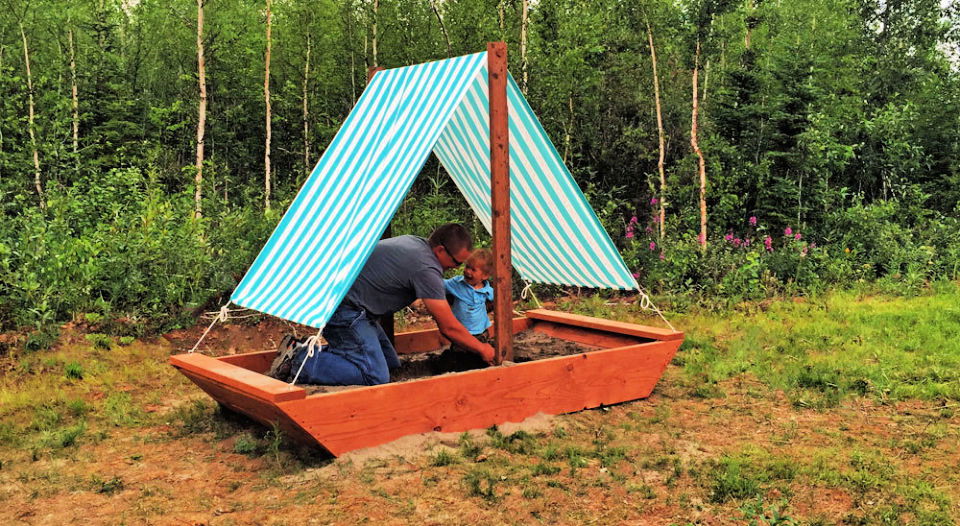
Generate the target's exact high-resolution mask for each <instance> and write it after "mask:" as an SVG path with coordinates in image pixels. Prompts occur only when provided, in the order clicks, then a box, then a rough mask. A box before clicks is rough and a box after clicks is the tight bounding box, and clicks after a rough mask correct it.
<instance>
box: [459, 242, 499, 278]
mask: <svg viewBox="0 0 960 526" xmlns="http://www.w3.org/2000/svg"><path fill="white" fill-rule="evenodd" d="M492 273H493V253H492V252H490V250H489V249H486V248H480V249H477V250H474V251H473V253H471V254H470V257H468V258H467V261H466V262H465V263H464V267H463V279H464V281H466V282H467V283H469V284H470V285H473V286H476V285H479V284H481V283H483V280H485V279H489V278H490V274H492Z"/></svg>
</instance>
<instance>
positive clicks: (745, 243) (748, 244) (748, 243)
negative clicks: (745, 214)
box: [743, 239, 750, 247]
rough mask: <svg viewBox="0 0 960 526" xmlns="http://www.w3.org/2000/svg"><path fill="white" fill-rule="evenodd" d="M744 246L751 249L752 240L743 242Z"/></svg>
mask: <svg viewBox="0 0 960 526" xmlns="http://www.w3.org/2000/svg"><path fill="white" fill-rule="evenodd" d="M743 246H745V247H749V246H750V240H749V239H744V240H743Z"/></svg>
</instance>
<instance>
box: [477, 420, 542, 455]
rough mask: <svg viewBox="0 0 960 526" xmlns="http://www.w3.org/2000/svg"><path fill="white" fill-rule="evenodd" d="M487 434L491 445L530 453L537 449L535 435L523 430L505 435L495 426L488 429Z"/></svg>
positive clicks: (511, 450)
mask: <svg viewBox="0 0 960 526" xmlns="http://www.w3.org/2000/svg"><path fill="white" fill-rule="evenodd" d="M487 436H489V437H490V445H491V446H493V447H495V448H497V449H503V450H505V451H509V452H511V453H518V454H521V455H529V454H531V453H533V451H534V450H535V449H536V442H535V440H534V438H533V435H531V434H530V433H527V432H526V431H523V430H520V431H516V432H514V433H512V434H510V435H504V434H503V433H501V432H500V431H499V430H498V429H497V428H496V426H494V427H491V428H490V429H488V430H487Z"/></svg>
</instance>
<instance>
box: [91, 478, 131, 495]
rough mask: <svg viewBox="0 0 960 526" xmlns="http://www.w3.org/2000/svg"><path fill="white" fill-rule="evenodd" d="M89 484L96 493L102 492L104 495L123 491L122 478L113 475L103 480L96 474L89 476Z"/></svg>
mask: <svg viewBox="0 0 960 526" xmlns="http://www.w3.org/2000/svg"><path fill="white" fill-rule="evenodd" d="M90 485H91V486H92V489H93V491H95V492H97V493H103V494H105V495H113V494H114V493H117V492H120V491H123V479H121V478H120V477H113V478H111V479H110V480H103V479H102V478H100V477H99V476H97V475H93V476H92V477H90Z"/></svg>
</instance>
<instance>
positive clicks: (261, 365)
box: [217, 351, 277, 374]
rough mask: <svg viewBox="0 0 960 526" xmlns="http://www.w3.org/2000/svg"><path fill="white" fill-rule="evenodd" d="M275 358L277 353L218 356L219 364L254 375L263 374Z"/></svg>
mask: <svg viewBox="0 0 960 526" xmlns="http://www.w3.org/2000/svg"><path fill="white" fill-rule="evenodd" d="M276 357H277V351H259V352H248V353H243V354H231V355H228V356H218V357H217V359H218V360H220V361H221V362H225V363H229V364H231V365H236V366H237V367H243V368H244V369H247V370H249V371H253V372H255V373H261V374H262V373H264V372H265V371H267V370H268V369H270V366H271V365H272V364H273V359H274V358H276Z"/></svg>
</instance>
